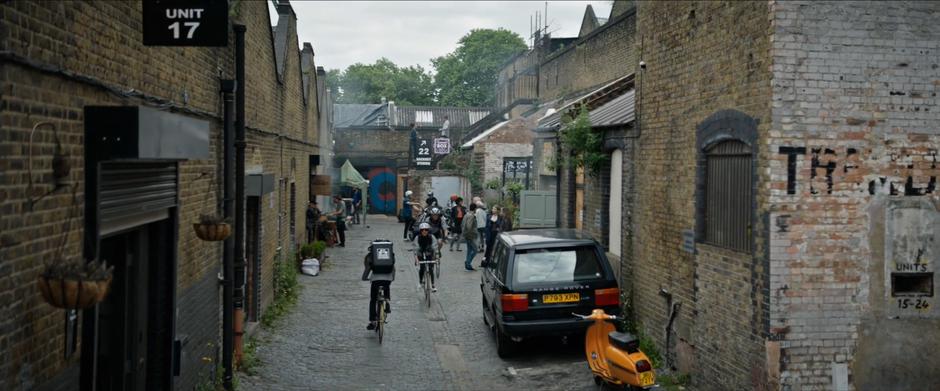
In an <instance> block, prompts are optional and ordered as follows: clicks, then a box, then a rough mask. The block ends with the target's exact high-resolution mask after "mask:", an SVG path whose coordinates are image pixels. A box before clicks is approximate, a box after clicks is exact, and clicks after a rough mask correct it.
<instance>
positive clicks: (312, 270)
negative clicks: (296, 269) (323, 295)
mask: <svg viewBox="0 0 940 391" xmlns="http://www.w3.org/2000/svg"><path fill="white" fill-rule="evenodd" d="M300 272H301V273H303V274H306V275H308V276H316V275H318V274H320V261H318V260H317V259H316V258H310V259H304V260H303V262H302V263H301V264H300Z"/></svg>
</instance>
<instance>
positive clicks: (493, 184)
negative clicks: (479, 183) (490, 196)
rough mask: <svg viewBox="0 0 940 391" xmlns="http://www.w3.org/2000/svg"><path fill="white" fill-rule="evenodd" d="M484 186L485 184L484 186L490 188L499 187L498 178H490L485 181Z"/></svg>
mask: <svg viewBox="0 0 940 391" xmlns="http://www.w3.org/2000/svg"><path fill="white" fill-rule="evenodd" d="M484 186H486V188H487V189H490V190H496V189H499V186H500V183H499V179H496V178H493V179H490V180H488V181H486V185H484Z"/></svg>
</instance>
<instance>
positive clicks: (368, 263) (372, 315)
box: [362, 245, 395, 330]
mask: <svg viewBox="0 0 940 391" xmlns="http://www.w3.org/2000/svg"><path fill="white" fill-rule="evenodd" d="M380 257H381V255H380ZM364 263H365V270H363V271H362V280H363V281H369V280H371V281H372V284H371V285H372V287H371V289H370V293H369V325H368V326H366V330H375V327H376V325H377V322H376V320H377V319H378V314H377V313H376V308H375V302H376V301H377V300H378V297H379V288H384V290H385V300H386V302H385V313H386V314H387V313H390V312H392V305H391V303H392V302H391V299H392V293H391V289H390V288H391V286H392V281H395V268H394V266H393V267H391V268H388V267H386V268H385V269H386V270H377V269H380V268H378V267H376V264H375V261H374V260H373V257H372V246H371V245H370V246H369V253H368V254H366V256H365V260H364ZM392 264H393V265H394V257H393V258H392ZM370 274H371V276H370Z"/></svg>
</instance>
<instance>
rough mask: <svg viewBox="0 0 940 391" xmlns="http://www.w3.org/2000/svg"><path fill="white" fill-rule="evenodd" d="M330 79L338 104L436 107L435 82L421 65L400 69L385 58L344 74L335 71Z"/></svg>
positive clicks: (351, 68) (347, 69) (333, 70)
mask: <svg viewBox="0 0 940 391" xmlns="http://www.w3.org/2000/svg"><path fill="white" fill-rule="evenodd" d="M326 77H327V84H328V85H329V86H330V89H331V90H332V91H333V95H334V96H335V97H336V103H381V102H382V98H385V99H387V100H391V101H395V102H396V103H398V104H402V105H416V106H426V105H433V104H435V103H434V87H433V81H432V80H433V79H432V77H431V75H429V74H428V73H427V72H426V71H425V70H424V68H422V67H421V66H419V65H414V66H409V67H399V66H398V65H395V63H393V62H392V61H391V60H389V59H387V58H384V57H383V58H380V59H378V60H376V62H375V64H362V63H355V64H353V65H350V66H349V67H347V68H346V70H345V71H342V72H340V71H339V70H338V69H331V70H330V71H329V72H327V75H326Z"/></svg>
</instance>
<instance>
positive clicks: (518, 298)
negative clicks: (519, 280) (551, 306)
mask: <svg viewBox="0 0 940 391" xmlns="http://www.w3.org/2000/svg"><path fill="white" fill-rule="evenodd" d="M500 301H501V302H502V304H503V312H521V311H528V310H529V295H527V294H524V293H522V294H519V293H516V294H504V295H502V296H501V297H500Z"/></svg>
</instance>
